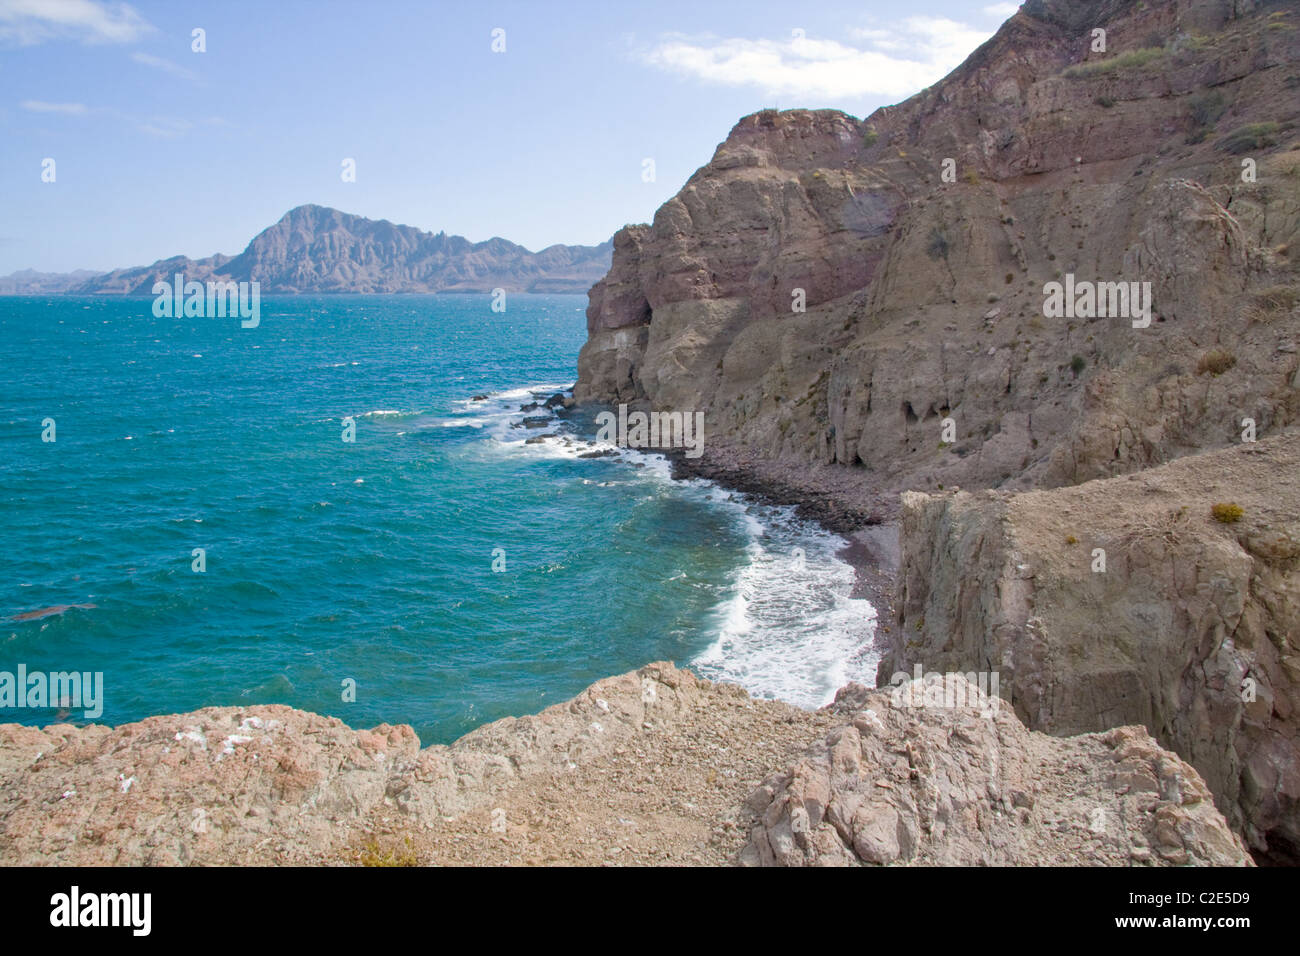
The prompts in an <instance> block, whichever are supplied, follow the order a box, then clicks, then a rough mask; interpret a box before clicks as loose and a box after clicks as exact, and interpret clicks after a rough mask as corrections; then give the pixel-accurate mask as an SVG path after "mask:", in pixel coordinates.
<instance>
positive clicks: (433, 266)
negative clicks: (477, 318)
mask: <svg viewBox="0 0 1300 956" xmlns="http://www.w3.org/2000/svg"><path fill="white" fill-rule="evenodd" d="M610 249H611V245H610V243H602V244H601V245H599V246H564V245H554V246H548V247H547V248H545V249H543V250H542V251H541V252H529V251H528V250H527V249H525V248H524V247H523V246H519V245H516V244H515V243H513V242H508V241H507V240H505V239H499V238H494V239H489V240H487V241H486V242H477V243H474V242H470V241H469V240H468V239H465V238H464V237H462V236H449V235H447V234H446V233H444V232H440V233H437V234H436V235H435V234H434V233H429V232H423V231H422V230H419V229H416V228H414V227H412V226H399V225H395V224H393V223H391V222H388V221H387V220H380V221H378V222H376V221H375V220H373V219H366V218H364V217H362V216H352V215H349V214H348V213H344V212H339V211H338V210H337V209H329V208H327V207H325V206H311V205H308V206H298V207H296V208H294V209H290V210H289V211H288V212H287V213H285V215H284V217H283V218H282V219H281V220H280V221H279V222H277V223H276V224H275V225H273V226H271V227H269V228H267V229H264V230H262V232H260V233H258V234H257V236H255V237H254V238H253V240H252V241H251V242H250V243H249V244H248V247H247V248H246V249H245V250H244V251H243V252H242V253H240V254H239V255H237V256H235V257H233V258H232V257H230V256H223V255H215V256H210V257H209V258H206V259H188V258H186V257H184V256H175V257H173V258H170V259H161V260H159V261H158V262H155V263H154V264H153V265H151V266H139V267H135V268H130V269H117V270H115V271H113V272H109V273H105V274H103V275H93V277H90V278H86V277H85V276H80V274H73V275H79V276H80V278H79V279H77V280H76V281H73V280H72V278H71V277H70V276H64V277H59V276H55V277H50V276H41V274H35V278H33V277H32V276H29V275H26V274H24V273H15V274H14V275H13V276H10V277H9V280H12V281H11V282H6V281H5V280H0V293H3V292H5V291H9V292H15V293H25V294H36V293H39V292H42V291H51V292H68V293H74V294H78V295H90V294H96V295H98V294H108V293H122V294H129V295H149V294H151V293H150V290H151V289H152V288H153V285H154V283H155V282H158V281H160V280H161V281H165V282H170V281H171V280H172V277H173V276H175V275H176V274H177V273H178V272H179V273H183V274H184V275H185V276H186V278H187V279H190V280H194V281H199V282H206V281H209V280H212V281H232V282H245V281H249V282H252V281H255V282H258V283H260V285H261V291H262V292H263V293H298V292H355V293H380V292H491V291H492V290H493V289H497V288H501V289H505V290H506V291H507V292H568V293H575V292H586V291H587V290H588V289H589V288H590V287H591V284H592V283H593V282H595V281H596V280H597V279H598V278H600V276H601V275H603V274H604V272H605V270H606V269H607V268H608V267H609V264H610Z"/></svg>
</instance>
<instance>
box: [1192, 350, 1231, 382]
mask: <svg viewBox="0 0 1300 956" xmlns="http://www.w3.org/2000/svg"><path fill="white" fill-rule="evenodd" d="M1236 364H1237V356H1235V355H1233V354H1232V353H1231V352H1229V351H1228V350H1227V349H1210V351H1208V352H1206V353H1205V354H1204V355H1202V356H1201V360H1200V361H1199V362H1197V363H1196V374H1197V375H1204V374H1205V373H1206V372H1209V373H1210V374H1211V375H1215V376H1218V375H1222V374H1223V373H1224V372H1226V371H1227V370H1228V369H1230V368H1232V367H1233V366H1234V365H1236Z"/></svg>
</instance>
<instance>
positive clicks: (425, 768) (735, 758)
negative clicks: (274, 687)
mask: <svg viewBox="0 0 1300 956" xmlns="http://www.w3.org/2000/svg"><path fill="white" fill-rule="evenodd" d="M973 689H974V688H972V690H973ZM828 735H829V740H830V741H832V743H829V744H823V743H821V741H822V740H823V739H824V738H827V736H828ZM951 736H957V737H959V738H960V739H962V740H964V741H966V742H967V744H968V745H967V746H966V747H964V748H963V749H962V750H961V751H960V753H958V754H956V755H952V754H951V751H950V748H948V747H947V746H946V745H945V741H946V740H947V739H948V738H949V737H951ZM810 747H811V748H812V749H811V751H809V748H810ZM827 747H829V751H828V750H827ZM855 748H858V749H860V752H861V756H858V752H857V750H855ZM851 751H852V752H851ZM828 753H829V757H828V756H827V754H828ZM828 761H829V762H828ZM817 773H821V774H822V775H823V776H826V775H827V774H829V775H830V776H829V777H828V778H827V781H826V785H825V786H823V787H822V788H821V789H820V790H819V789H818V786H819V785H818V783H817V778H816V777H815V776H812V775H815V774H817ZM810 777H811V779H810ZM817 794H820V799H821V800H822V804H821V806H825V805H826V804H827V803H828V802H829V804H830V808H829V810H826V811H822V810H817V809H815V807H816V806H817V805H816V804H815V802H814V799H813V797H814V796H815V795H817ZM805 797H806V798H805ZM807 808H814V809H813V810H812V811H811V812H813V813H814V814H815V819H812V818H809V817H808V812H809V811H808V809H807ZM823 818H825V819H826V820H829V821H832V823H825V822H823ZM809 827H811V830H810V829H809ZM833 827H838V829H833ZM828 830H830V832H826V831H828ZM841 832H843V833H845V834H846V835H847V843H843V842H841V843H840V844H839V845H838V846H837V845H836V843H835V841H836V840H840V839H841V838H840V837H839V836H837V835H836V834H839V833H841ZM900 840H902V841H903V842H902V843H899V841H900ZM746 845H749V846H750V847H751V849H744V847H746ZM805 847H809V848H810V849H805ZM742 850H744V852H743V856H742ZM741 860H743V861H744V862H751V863H752V862H768V863H781V864H794V865H798V864H802V863H807V862H817V863H822V864H846V863H858V862H869V863H898V864H907V863H916V864H924V863H934V862H1004V863H1026V864H1028V863H1035V864H1039V863H1042V864H1068V865H1085V864H1096V865H1105V864H1113V863H1117V862H1122V863H1127V862H1141V863H1145V864H1150V865H1173V864H1204V865H1238V866H1240V865H1249V864H1250V858H1249V857H1248V856H1247V855H1246V854H1245V851H1244V849H1243V848H1242V846H1241V843H1240V841H1239V840H1238V839H1237V838H1236V837H1235V836H1234V835H1233V833H1232V832H1231V830H1230V829H1229V828H1228V826H1227V824H1226V823H1225V822H1224V820H1223V817H1222V816H1221V815H1220V814H1219V813H1218V812H1217V811H1216V810H1215V809H1214V807H1213V805H1212V804H1211V802H1210V800H1209V796H1208V791H1206V789H1205V786H1204V784H1203V783H1202V782H1201V780H1200V779H1199V777H1197V775H1196V772H1195V771H1194V770H1192V769H1191V768H1190V767H1188V766H1187V765H1186V764H1184V763H1183V762H1182V761H1180V760H1179V759H1178V758H1177V757H1175V756H1173V755H1172V754H1169V753H1166V752H1164V751H1162V750H1160V748H1159V746H1158V745H1157V744H1156V743H1155V742H1154V741H1153V740H1151V738H1150V737H1149V736H1148V735H1147V734H1146V732H1145V731H1143V730H1142V729H1140V728H1126V729H1124V730H1122V731H1116V732H1112V733H1110V734H1106V735H1089V736H1084V737H1079V738H1076V739H1072V740H1061V739H1057V738H1053V737H1049V736H1047V735H1044V734H1038V733H1030V732H1028V731H1026V730H1025V728H1024V727H1023V726H1021V724H1020V723H1019V721H1018V720H1017V719H1016V717H1015V716H1014V714H1012V713H1011V711H1010V709H1009V708H1004V709H1003V710H1002V711H1000V712H999V713H998V714H997V715H996V716H995V717H991V718H990V717H984V716H981V715H980V703H979V701H978V699H974V703H973V704H972V705H971V706H969V707H965V708H958V709H955V710H950V709H943V708H930V707H923V706H921V707H909V706H906V705H904V704H900V703H899V702H896V701H895V700H894V698H893V697H892V696H891V695H890V694H888V693H883V692H871V691H867V690H866V689H865V688H861V687H856V686H851V687H850V688H849V689H848V690H847V691H846V692H844V693H842V694H841V695H840V697H839V699H838V700H837V701H836V703H835V704H834V705H833V706H831V707H829V708H826V709H824V710H822V711H818V712H815V713H810V712H807V711H801V710H798V709H797V708H794V707H791V706H789V705H786V704H781V703H778V702H775V701H758V700H753V699H751V698H750V697H749V696H748V695H747V694H746V693H745V692H744V691H743V690H741V689H740V688H738V687H734V686H729V685H724V684H710V683H708V682H706V681H700V680H697V679H696V678H695V677H693V676H691V675H690V674H689V673H687V672H685V671H680V670H677V669H676V668H674V667H672V666H671V665H669V664H651V665H649V666H647V667H644V668H642V669H641V670H640V671H636V672H633V673H630V674H624V675H622V676H620V677H612V678H609V679H607V680H603V681H600V682H599V683H597V684H594V685H593V686H592V687H590V688H589V689H588V690H586V691H585V692H583V693H582V694H580V695H579V696H578V697H575V698H574V699H573V700H571V701H568V702H566V703H563V704H557V705H555V706H553V707H549V708H547V709H546V710H544V711H543V712H542V713H540V714H538V715H536V716H532V717H523V718H518V719H516V718H507V719H505V720H499V721H496V722H494V723H491V724H487V725H485V726H483V727H480V728H478V729H477V730H475V731H473V732H472V733H470V734H468V735H466V736H465V737H463V738H461V739H460V740H458V741H457V742H456V743H454V744H452V745H451V746H450V747H442V746H437V747H429V748H427V749H425V750H421V749H420V748H419V741H418V740H417V739H416V736H415V734H414V732H413V731H412V730H411V728H410V727H406V726H400V727H391V726H387V725H385V726H381V727H377V728H375V729H374V730H370V731H364V730H363V731H357V730H351V729H349V728H348V727H346V726H344V725H343V724H342V723H341V722H340V721H338V720H335V719H332V718H325V717H321V716H318V715H315V714H308V713H304V712H302V711H297V710H292V709H290V708H287V707H252V708H232V707H223V708H208V709H205V710H201V711H196V712H194V713H191V714H179V715H172V716H164V717H151V718H149V719H148V720H144V721H141V722H139V723H136V724H127V725H125V726H122V727H118V728H117V729H115V730H114V729H110V728H107V727H83V728H76V727H72V726H70V725H66V724H63V725H55V726H51V727H46V728H45V729H43V730H37V729H36V728H32V727H24V726H21V725H17V724H5V725H0V863H4V864H6V865H13V864H26V865H32V864H78V865H108V864H114V865H120V864H147V865H167V864H259V865H266V864H268V863H286V864H329V863H334V864H338V863H351V862H359V863H364V864H375V865H402V864H406V865H417V864H435V863H436V864H447V863H472V864H484V863H539V864H540V863H579V864H599V863H621V864H629V863H630V864H638V863H640V864H645V863H679V864H680V863H712V864H722V863H728V862H737V861H741Z"/></svg>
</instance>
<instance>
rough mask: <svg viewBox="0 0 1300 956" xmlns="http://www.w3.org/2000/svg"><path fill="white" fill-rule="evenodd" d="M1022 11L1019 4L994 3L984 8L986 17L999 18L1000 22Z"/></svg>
mask: <svg viewBox="0 0 1300 956" xmlns="http://www.w3.org/2000/svg"><path fill="white" fill-rule="evenodd" d="M1019 9H1020V4H1018V3H993V4H990V5H989V6H987V7H985V8H984V15H985V16H988V17H997V18H998V19H999V20H1007V19H1009V18H1011V17H1013V16H1015V15H1016V11H1018V10H1019Z"/></svg>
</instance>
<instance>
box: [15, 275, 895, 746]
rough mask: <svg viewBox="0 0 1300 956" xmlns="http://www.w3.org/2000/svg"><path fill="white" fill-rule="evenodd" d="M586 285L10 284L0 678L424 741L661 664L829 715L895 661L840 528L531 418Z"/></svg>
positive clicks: (46, 719) (144, 706) (107, 714)
mask: <svg viewBox="0 0 1300 956" xmlns="http://www.w3.org/2000/svg"><path fill="white" fill-rule="evenodd" d="M585 304H586V299H585V297H581V296H511V297H510V298H509V300H508V308H507V311H506V312H505V313H504V314H500V313H494V312H492V311H491V308H490V298H489V297H488V296H298V297H279V298H277V297H269V298H266V299H263V300H262V303H261V323H260V325H259V326H258V327H256V328H250V329H244V328H241V327H240V324H239V321H238V320H237V319H221V318H216V319H208V318H185V319H171V318H162V319H160V318H155V317H154V316H153V315H152V310H151V306H152V300H151V299H139V298H133V299H126V298H117V297H113V298H68V297H55V298H0V357H2V358H3V374H0V528H3V539H4V541H3V546H0V671H9V672H14V671H16V668H17V666H18V665H19V664H24V665H26V667H27V669H28V670H29V671H36V670H43V671H66V670H77V671H92V672H93V671H102V672H103V674H104V684H105V692H104V696H105V702H104V713H103V715H102V716H101V717H100V718H98V722H101V723H109V724H117V723H122V722H124V721H128V720H136V719H140V718H142V717H145V716H149V715H151V714H159V713H171V712H179V711H186V710H192V709H195V708H198V707H203V706H208V705H239V704H249V703H283V704H289V705H291V706H295V707H300V708H304V709H307V710H313V711H317V712H320V713H325V714H330V715H333V716H336V717H339V718H341V719H342V720H344V721H346V722H347V723H349V724H351V725H353V726H358V727H363V726H372V725H374V724H377V723H380V722H383V721H388V722H390V723H410V724H413V725H414V726H415V728H416V730H417V732H418V733H419V735H420V738H421V740H422V741H423V742H424V743H425V744H428V743H434V742H447V741H450V740H452V739H454V738H455V737H457V736H459V735H461V734H463V733H465V732H466V731H468V730H470V729H472V728H473V727H475V726H477V725H479V724H480V723H483V722H485V721H488V720H492V719H495V718H497V717H501V716H505V715H508V714H516V715H517V714H524V713H531V712H535V711H537V710H540V709H541V708H543V707H545V706H547V705H549V704H553V703H556V702H558V701H561V700H564V699H566V698H567V697H570V696H572V695H573V694H575V693H577V692H578V691H580V690H581V689H582V688H584V687H585V686H586V685H588V684H589V683H591V682H592V681H594V680H597V679H599V678H601V677H606V676H609V675H612V674H617V673H621V672H623V671H626V670H630V669H632V668H635V667H638V666H640V665H642V664H645V663H647V662H649V661H652V660H658V659H670V660H675V661H676V662H678V663H679V664H691V665H692V666H694V667H695V669H696V670H697V671H699V672H700V673H702V674H704V675H706V676H711V677H724V678H727V679H731V680H737V681H739V682H741V683H743V684H745V685H746V686H748V687H750V689H751V690H753V691H755V692H756V693H760V694H763V695H766V696H777V697H782V698H785V699H788V700H791V701H792V702H794V703H798V704H802V705H805V706H815V705H817V704H820V703H823V702H824V701H825V700H827V699H829V696H830V694H831V693H833V691H834V689H835V687H837V686H839V685H840V684H842V683H843V682H845V681H846V680H848V679H851V678H857V679H861V678H862V677H865V676H868V675H869V674H870V673H871V672H872V671H873V669H874V668H873V665H874V660H873V659H872V658H871V656H870V654H869V652H867V651H866V650H865V647H866V645H867V644H868V642H869V639H870V636H871V627H872V622H871V618H872V610H871V608H870V605H868V604H867V603H866V602H865V601H855V600H849V599H848V598H847V594H848V591H849V587H850V585H851V581H852V574H851V571H850V569H849V568H848V567H847V566H846V565H844V564H843V563H842V562H840V561H839V560H838V559H837V558H836V557H835V552H836V551H837V549H838V548H839V546H840V545H841V544H842V542H840V541H839V539H837V538H835V537H834V536H831V535H828V534H825V533H824V532H821V531H820V530H818V529H816V528H813V527H810V526H808V525H807V524H805V523H803V522H800V521H798V520H796V519H794V518H793V517H792V516H791V514H790V513H789V512H788V511H786V510H784V509H778V508H771V507H767V506H761V505H757V504H755V503H753V502H750V501H747V500H746V499H744V498H743V497H741V496H736V495H731V494H728V493H727V492H725V491H723V490H721V489H719V488H716V487H714V486H712V485H710V484H708V483H706V482H698V481H696V482H673V481H671V480H670V479H669V478H668V477H667V469H666V467H665V466H664V464H663V463H662V462H661V461H659V460H658V459H657V458H655V457H652V456H644V455H640V454H638V453H635V452H629V453H625V454H619V455H617V456H614V457H608V458H599V459H583V458H579V457H578V455H579V454H581V453H582V452H584V451H588V450H590V449H591V448H592V447H593V446H592V445H591V444H590V443H589V440H590V435H586V434H580V433H575V432H572V431H571V426H569V425H566V424H562V423H561V422H560V421H559V420H558V419H557V420H554V421H548V423H547V424H546V426H545V427H543V428H534V429H528V428H522V427H516V426H517V425H518V423H519V422H520V420H521V419H522V418H523V417H525V415H529V416H537V415H546V416H548V417H549V416H550V413H549V412H546V411H545V410H541V411H530V412H527V413H525V412H521V411H520V410H519V406H520V405H521V404H523V403H527V402H531V401H533V400H534V395H536V396H540V397H541V398H545V396H547V395H549V394H551V393H552V392H554V391H556V390H557V389H558V388H561V387H567V386H568V385H570V384H571V383H572V381H573V379H574V377H575V369H576V356H577V353H578V349H579V347H580V346H581V344H582V342H583V340H584V338H585V324H584V311H583V310H584V308H585ZM476 395H487V396H488V398H487V400H485V401H474V400H473V398H474V396H476ZM349 416H350V417H352V418H353V419H354V421H355V423H356V432H355V439H356V440H355V441H354V442H351V443H349V442H344V441H343V440H342V434H343V419H344V418H346V417H349ZM47 418H51V419H54V421H55V428H56V433H55V437H56V440H55V441H53V442H45V441H42V440H41V436H42V430H43V428H42V422H43V421H44V420H45V419H47ZM541 435H546V436H550V437H547V438H546V439H545V440H544V441H542V442H535V443H532V444H527V443H525V439H526V438H528V437H536V436H541ZM706 435H707V432H706ZM196 548H202V549H205V552H206V570H205V571H203V572H202V573H199V572H196V571H195V570H194V569H193V566H192V565H193V562H194V557H193V551H194V549H196ZM496 549H501V550H500V551H497V550H496ZM494 551H495V552H496V555H497V559H498V560H497V561H496V563H497V566H498V567H500V563H501V562H500V558H501V557H502V552H504V555H503V557H504V562H505V570H504V571H494V570H493V564H494ZM65 605H67V606H69V607H68V608H67V609H66V610H62V611H57V610H56V611H48V612H46V613H44V614H43V615H42V616H35V617H28V618H24V617H23V616H24V615H31V614H32V613H33V612H42V611H45V610H46V609H50V608H59V607H61V606H65ZM76 605H86V606H85V607H77V606H76ZM345 680H351V681H355V686H356V694H355V696H356V699H355V701H345V700H344V699H343V698H344V681H345ZM65 716H66V719H69V720H72V721H73V722H80V721H81V720H82V715H81V713H80V711H73V712H72V713H71V714H66V715H65V714H62V713H60V712H58V710H57V709H55V708H42V709H33V708H26V709H18V708H8V709H3V710H0V721H6V720H14V721H19V722H23V723H31V724H46V723H51V722H54V720H55V719H56V717H57V718H60V719H64V718H65Z"/></svg>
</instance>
